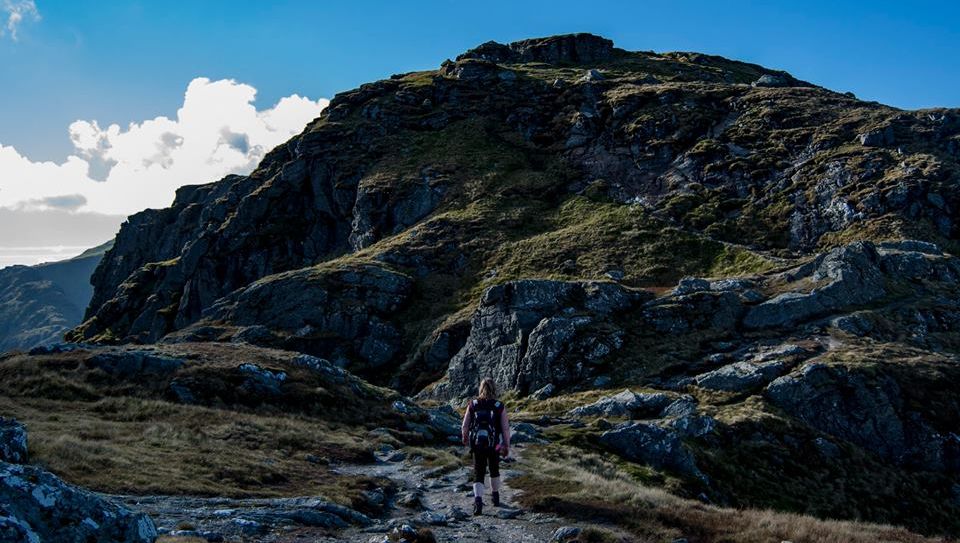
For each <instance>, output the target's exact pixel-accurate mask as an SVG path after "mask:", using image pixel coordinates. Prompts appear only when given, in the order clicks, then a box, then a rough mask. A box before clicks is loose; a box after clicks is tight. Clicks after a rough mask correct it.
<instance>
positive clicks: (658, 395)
mask: <svg viewBox="0 0 960 543" xmlns="http://www.w3.org/2000/svg"><path fill="white" fill-rule="evenodd" d="M673 400H674V398H673V397H672V396H671V395H669V394H667V393H665V392H652V393H650V392H643V393H639V394H638V393H636V392H633V391H632V390H624V391H623V392H620V393H618V394H614V395H612V396H604V397H603V398H600V399H599V400H597V401H595V402H593V403H591V404H588V405H582V406H580V407H575V408H573V409H571V410H570V416H573V417H628V418H651V417H657V416H659V415H660V413H661V412H662V411H663V409H664V408H665V407H667V406H668V405H669V404H670V403H671V402H672V401H673Z"/></svg>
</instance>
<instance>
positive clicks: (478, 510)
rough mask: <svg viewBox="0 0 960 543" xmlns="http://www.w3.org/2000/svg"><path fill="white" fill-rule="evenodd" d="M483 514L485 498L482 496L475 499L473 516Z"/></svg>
mask: <svg viewBox="0 0 960 543" xmlns="http://www.w3.org/2000/svg"><path fill="white" fill-rule="evenodd" d="M482 514H483V500H481V499H480V498H474V500H473V516H475V517H478V516H480V515H482Z"/></svg>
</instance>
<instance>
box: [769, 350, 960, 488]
mask: <svg viewBox="0 0 960 543" xmlns="http://www.w3.org/2000/svg"><path fill="white" fill-rule="evenodd" d="M766 397H767V398H768V399H769V400H770V401H771V402H772V403H773V404H775V405H776V406H778V407H780V408H781V409H783V410H784V411H786V412H787V413H789V414H791V415H792V416H794V417H796V418H798V419H800V420H802V421H804V422H806V423H807V424H809V425H810V426H811V427H813V428H815V429H817V430H819V431H821V432H824V433H826V434H829V435H832V436H835V437H837V438H840V439H843V440H846V441H849V442H851V443H854V444H856V445H858V446H860V447H862V448H864V449H866V450H868V451H871V452H873V453H874V454H876V455H878V456H879V457H881V458H883V459H885V460H887V461H890V462H893V463H895V464H898V465H904V466H908V467H913V468H920V469H926V470H930V471H947V472H960V440H958V439H957V437H956V435H955V434H944V433H941V432H937V431H935V430H934V429H933V428H932V427H931V425H930V424H928V423H927V422H926V421H925V420H924V418H923V416H922V415H921V414H920V413H917V412H914V411H912V410H911V409H910V406H909V405H907V404H906V403H905V401H904V396H903V393H902V391H901V388H900V385H899V383H898V382H897V381H896V380H895V379H893V378H891V377H890V376H888V375H886V374H885V373H883V372H879V373H877V374H874V372H870V371H864V370H859V369H857V368H855V367H847V366H842V365H826V364H822V363H812V364H807V365H806V366H804V367H803V368H802V369H800V370H799V371H794V372H793V373H790V374H788V375H785V376H783V377H779V378H777V379H776V380H774V381H773V382H772V383H770V385H768V386H767V389H766Z"/></svg>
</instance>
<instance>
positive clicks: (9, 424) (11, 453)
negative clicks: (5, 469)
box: [0, 417, 27, 464]
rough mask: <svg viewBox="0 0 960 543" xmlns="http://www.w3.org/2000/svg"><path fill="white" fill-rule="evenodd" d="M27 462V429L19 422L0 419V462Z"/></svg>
mask: <svg viewBox="0 0 960 543" xmlns="http://www.w3.org/2000/svg"><path fill="white" fill-rule="evenodd" d="M26 461H27V429H26V428H24V426H23V425H22V424H20V423H19V422H17V421H15V420H13V419H8V418H4V417H0V462H9V463H11V464H24V463H26Z"/></svg>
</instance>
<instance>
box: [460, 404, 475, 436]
mask: <svg viewBox="0 0 960 543" xmlns="http://www.w3.org/2000/svg"><path fill="white" fill-rule="evenodd" d="M472 406H473V402H470V403H468V404H467V410H466V411H464V412H463V424H461V425H460V437H461V438H463V444H464V445H469V444H470V415H471V409H470V408H471V407H472Z"/></svg>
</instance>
